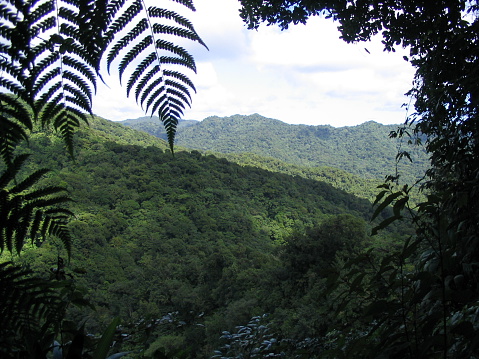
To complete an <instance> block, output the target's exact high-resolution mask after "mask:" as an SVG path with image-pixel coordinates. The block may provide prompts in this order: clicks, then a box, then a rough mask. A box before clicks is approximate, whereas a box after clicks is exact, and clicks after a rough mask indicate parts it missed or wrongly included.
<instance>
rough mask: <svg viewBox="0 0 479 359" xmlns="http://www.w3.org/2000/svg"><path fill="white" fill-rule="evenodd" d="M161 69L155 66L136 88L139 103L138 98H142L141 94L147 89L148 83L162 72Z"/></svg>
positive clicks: (136, 98) (136, 97)
mask: <svg viewBox="0 0 479 359" xmlns="http://www.w3.org/2000/svg"><path fill="white" fill-rule="evenodd" d="M160 69H161V68H160V67H159V66H155V67H154V68H152V69H151V70H150V71H149V72H148V73H147V74H146V75H144V76H143V78H142V79H141V81H140V82H139V83H138V85H137V86H136V89H135V100H136V101H137V102H138V97H139V96H140V94H141V93H142V92H144V89H145V86H146V85H147V84H148V82H149V81H150V80H151V79H152V78H154V76H155V75H156V74H157V73H158V72H160Z"/></svg>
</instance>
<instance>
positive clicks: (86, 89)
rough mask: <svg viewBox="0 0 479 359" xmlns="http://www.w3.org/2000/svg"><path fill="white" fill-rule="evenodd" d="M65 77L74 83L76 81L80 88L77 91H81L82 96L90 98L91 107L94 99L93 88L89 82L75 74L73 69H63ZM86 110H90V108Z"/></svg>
mask: <svg viewBox="0 0 479 359" xmlns="http://www.w3.org/2000/svg"><path fill="white" fill-rule="evenodd" d="M63 77H64V78H65V79H66V80H69V81H71V82H72V83H74V84H75V85H76V86H77V88H78V89H79V90H80V91H77V92H79V93H81V94H82V97H86V98H88V100H89V103H90V107H91V101H92V96H93V94H92V91H91V88H90V86H89V85H88V83H86V82H85V80H83V79H82V78H81V77H80V76H78V75H77V74H75V73H73V72H71V71H68V70H65V71H63ZM86 110H88V108H87V109H86Z"/></svg>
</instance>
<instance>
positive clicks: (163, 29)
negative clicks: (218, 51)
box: [153, 24, 208, 48]
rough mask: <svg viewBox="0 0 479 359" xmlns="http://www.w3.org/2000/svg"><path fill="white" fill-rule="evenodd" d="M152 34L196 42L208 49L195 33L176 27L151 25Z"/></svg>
mask: <svg viewBox="0 0 479 359" xmlns="http://www.w3.org/2000/svg"><path fill="white" fill-rule="evenodd" d="M153 32H154V33H155V34H166V35H175V36H179V37H183V38H185V39H189V40H193V41H198V42H199V43H200V44H201V45H203V46H204V47H206V48H208V47H207V46H206V44H205V43H204V42H203V40H201V38H200V37H199V36H198V34H197V33H196V31H194V30H190V29H183V28H180V27H176V26H170V25H163V24H153Z"/></svg>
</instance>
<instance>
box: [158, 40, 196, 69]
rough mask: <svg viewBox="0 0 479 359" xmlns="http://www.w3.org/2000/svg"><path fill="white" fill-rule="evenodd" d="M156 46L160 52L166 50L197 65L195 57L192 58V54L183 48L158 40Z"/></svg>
mask: <svg viewBox="0 0 479 359" xmlns="http://www.w3.org/2000/svg"><path fill="white" fill-rule="evenodd" d="M155 45H156V48H157V49H159V50H166V51H169V52H172V53H174V54H176V55H178V56H180V57H181V58H183V59H185V60H186V61H188V62H190V63H193V64H194V63H195V60H194V59H193V56H191V54H190V53H189V52H188V51H186V50H185V49H184V48H182V47H181V46H178V45H175V44H173V43H172V42H170V41H166V40H157V41H156V43H155Z"/></svg>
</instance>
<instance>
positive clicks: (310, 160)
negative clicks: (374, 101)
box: [125, 114, 428, 182]
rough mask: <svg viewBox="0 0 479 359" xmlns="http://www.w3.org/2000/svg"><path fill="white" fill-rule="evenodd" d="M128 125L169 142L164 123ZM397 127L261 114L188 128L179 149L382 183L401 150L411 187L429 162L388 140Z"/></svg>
mask: <svg viewBox="0 0 479 359" xmlns="http://www.w3.org/2000/svg"><path fill="white" fill-rule="evenodd" d="M125 125H128V126H131V127H133V128H136V129H139V130H142V131H145V132H149V133H151V134H153V135H155V136H157V137H160V138H161V137H163V136H164V130H162V125H161V123H160V122H159V121H157V120H155V119H152V120H151V121H150V122H144V121H142V122H135V121H132V120H129V122H125ZM396 129H397V126H396V125H387V126H386V125H381V124H378V123H375V122H372V121H370V122H366V123H364V124H361V125H358V126H353V127H340V128H335V127H332V126H324V125H322V126H307V125H289V124H286V123H283V122H281V121H278V120H274V119H270V118H266V117H263V116H260V115H258V114H254V115H250V116H242V115H234V116H230V117H222V118H220V117H216V116H213V117H208V118H206V119H204V120H203V121H201V122H187V123H185V124H182V125H181V126H179V128H178V134H177V141H176V143H177V144H178V145H180V146H184V147H187V148H191V149H197V150H201V151H212V152H219V153H225V154H231V153H254V154H257V155H260V156H264V157H272V158H276V159H279V160H281V161H284V162H287V163H290V164H293V165H296V166H307V167H322V166H326V167H334V168H339V169H342V170H345V171H347V172H349V173H351V174H355V175H359V176H361V177H363V178H367V179H376V180H377V179H383V178H384V176H386V175H390V174H394V173H395V171H396V168H395V157H396V154H397V153H398V149H399V148H401V150H409V151H411V154H412V159H413V163H409V162H406V161H402V163H401V164H400V166H399V171H400V173H402V174H403V176H404V178H405V179H406V180H407V181H410V182H411V181H414V180H415V179H417V178H419V177H420V176H421V175H422V174H423V173H424V170H425V168H426V166H427V163H428V162H427V158H426V156H425V154H424V152H423V151H421V150H420V149H418V148H413V147H409V148H408V146H407V144H406V143H404V142H399V141H398V140H392V139H389V136H388V135H389V133H390V132H391V131H393V130H396Z"/></svg>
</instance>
